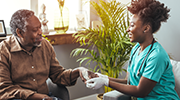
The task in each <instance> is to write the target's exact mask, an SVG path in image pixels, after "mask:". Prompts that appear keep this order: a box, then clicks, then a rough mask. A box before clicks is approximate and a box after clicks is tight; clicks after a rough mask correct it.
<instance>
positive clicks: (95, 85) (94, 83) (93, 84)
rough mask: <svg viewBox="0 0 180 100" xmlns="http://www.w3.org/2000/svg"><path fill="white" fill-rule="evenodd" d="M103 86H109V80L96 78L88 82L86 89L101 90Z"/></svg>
mask: <svg viewBox="0 0 180 100" xmlns="http://www.w3.org/2000/svg"><path fill="white" fill-rule="evenodd" d="M103 85H106V86H109V78H108V77H107V78H102V77H96V78H92V79H89V80H87V81H86V87H87V88H90V89H99V88H101V87H102V86H103Z"/></svg>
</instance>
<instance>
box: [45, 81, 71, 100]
mask: <svg viewBox="0 0 180 100" xmlns="http://www.w3.org/2000/svg"><path fill="white" fill-rule="evenodd" d="M46 83H47V85H48V89H49V92H50V93H52V95H53V96H55V97H58V98H61V99H62V100H70V97H69V92H68V89H67V88H66V87H65V86H63V85H56V84H54V83H53V82H52V81H51V80H50V79H49V78H48V79H47V80H46Z"/></svg>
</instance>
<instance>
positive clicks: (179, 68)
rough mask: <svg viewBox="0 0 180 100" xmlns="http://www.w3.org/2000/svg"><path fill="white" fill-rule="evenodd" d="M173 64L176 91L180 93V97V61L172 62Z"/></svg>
mask: <svg viewBox="0 0 180 100" xmlns="http://www.w3.org/2000/svg"><path fill="white" fill-rule="evenodd" d="M171 64H172V66H173V73H174V77H175V83H176V85H175V90H176V92H177V93H178V95H179V97H180V78H179V76H180V61H179V62H178V61H175V60H171Z"/></svg>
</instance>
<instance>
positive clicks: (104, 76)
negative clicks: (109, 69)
mask: <svg viewBox="0 0 180 100" xmlns="http://www.w3.org/2000/svg"><path fill="white" fill-rule="evenodd" d="M95 74H97V75H98V76H99V77H102V78H108V76H107V75H103V74H101V73H95Z"/></svg>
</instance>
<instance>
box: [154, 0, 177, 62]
mask: <svg viewBox="0 0 180 100" xmlns="http://www.w3.org/2000/svg"><path fill="white" fill-rule="evenodd" d="M159 1H160V2H164V3H165V5H166V6H168V8H170V10H171V11H170V16H171V17H170V18H169V19H168V21H167V23H163V24H162V26H161V29H160V30H159V31H158V32H157V34H155V35H154V36H155V37H156V38H157V41H158V42H159V43H161V45H162V46H163V47H164V49H165V50H166V51H167V53H168V54H170V55H171V56H172V57H173V59H174V60H177V61H180V52H179V50H180V46H179V43H180V41H179V38H180V28H179V27H180V26H179V22H180V21H179V18H180V14H179V9H180V6H179V4H180V1H179V0H159Z"/></svg>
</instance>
